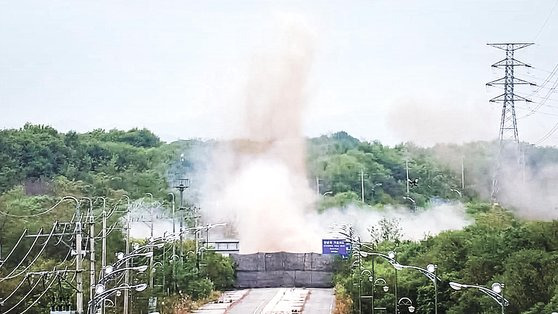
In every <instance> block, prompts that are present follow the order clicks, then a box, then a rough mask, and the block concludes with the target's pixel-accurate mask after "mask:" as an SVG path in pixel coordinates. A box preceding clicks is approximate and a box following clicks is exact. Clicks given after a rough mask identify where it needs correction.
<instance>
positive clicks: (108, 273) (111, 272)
mask: <svg viewBox="0 0 558 314" xmlns="http://www.w3.org/2000/svg"><path fill="white" fill-rule="evenodd" d="M147 268H148V266H147V265H141V266H134V267H124V268H119V269H116V270H115V269H114V266H111V265H109V266H107V267H106V268H105V270H104V271H103V273H102V274H103V275H102V276H101V279H100V280H99V284H104V283H105V282H106V281H108V280H110V279H111V277H114V276H115V275H116V274H118V273H120V272H123V271H129V270H134V271H137V272H139V273H143V272H145V271H146V270H147Z"/></svg>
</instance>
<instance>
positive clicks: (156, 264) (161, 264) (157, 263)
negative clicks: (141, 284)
mask: <svg viewBox="0 0 558 314" xmlns="http://www.w3.org/2000/svg"><path fill="white" fill-rule="evenodd" d="M164 261H165V260H164V259H163V262H155V263H154V264H153V269H151V272H152V273H153V274H152V275H151V277H153V276H154V275H155V269H156V267H157V266H161V268H163V287H162V289H163V293H165V264H164Z"/></svg>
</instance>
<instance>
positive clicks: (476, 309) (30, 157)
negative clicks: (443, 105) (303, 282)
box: [0, 125, 558, 314]
mask: <svg viewBox="0 0 558 314" xmlns="http://www.w3.org/2000/svg"><path fill="white" fill-rule="evenodd" d="M213 144H214V142H204V141H196V140H191V141H180V142H176V143H171V144H165V143H162V142H161V141H160V140H159V139H158V138H157V136H155V135H154V134H153V133H151V132H150V131H148V130H145V129H144V130H138V129H134V130H130V131H118V130H111V131H103V130H95V131H92V132H88V133H84V134H77V133H75V132H68V133H61V132H58V131H56V130H54V129H53V128H51V127H48V126H37V125H25V126H24V127H23V128H21V129H19V130H2V131H0V212H1V213H3V214H2V215H0V245H1V246H2V247H1V249H0V254H1V256H0V261H1V260H2V259H3V258H5V257H6V256H5V255H6V254H7V253H8V252H9V251H10V250H11V249H12V247H13V246H14V245H15V243H16V242H17V240H18V239H19V236H20V235H21V233H22V232H23V230H24V229H28V230H29V233H30V234H34V233H37V232H38V231H39V230H41V228H42V229H43V230H44V231H43V232H45V233H48V232H50V231H51V230H52V228H53V222H54V221H59V222H68V221H71V219H72V217H73V215H74V213H75V206H74V204H73V203H72V202H70V201H68V202H63V203H61V204H60V205H59V206H57V207H56V208H55V209H54V210H52V211H49V212H48V213H46V214H40V213H42V212H43V211H44V210H45V209H48V208H50V207H51V206H53V205H54V204H56V202H57V201H59V200H60V198H61V197H63V196H65V195H73V196H76V197H78V198H80V197H86V196H103V197H106V198H107V200H108V202H107V204H106V207H107V208H109V209H112V208H116V209H119V210H123V209H124V208H125V207H124V206H123V204H124V203H125V202H124V201H123V199H122V197H123V196H124V195H128V196H130V197H131V198H132V199H141V198H145V197H146V193H152V194H153V198H154V199H155V200H159V202H161V203H164V205H162V206H163V207H169V203H168V201H169V199H168V198H167V193H168V192H170V191H171V189H170V186H169V183H168V182H171V183H172V184H174V180H175V179H177V177H176V174H177V173H185V172H187V173H188V172H193V171H194V166H195V165H198V164H200V162H201V163H203V159H204V157H203V154H201V155H200V154H198V153H199V152H203V151H207V149H208V148H209V147H211V145H213ZM494 151H495V150H494V145H493V144H492V143H486V142H479V143H470V144H467V145H438V146H435V147H432V148H420V147H416V146H413V145H412V144H408V143H407V144H401V145H397V146H395V147H388V146H385V145H382V144H381V143H379V142H365V141H360V140H358V139H355V138H353V137H351V136H350V135H348V134H346V133H345V132H339V133H335V134H332V135H329V136H322V137H318V138H313V139H310V140H309V141H308V169H309V178H308V179H309V180H308V181H309V182H311V183H312V187H313V188H317V189H319V192H320V194H322V195H324V194H325V195H324V197H322V201H321V202H320V204H319V210H322V211H324V210H327V208H330V207H343V206H346V205H349V204H356V205H357V206H358V207H361V208H362V210H363V211H366V210H380V209H381V208H382V207H383V206H384V205H388V204H392V205H402V206H404V207H407V208H409V210H411V208H413V204H412V203H410V202H409V199H408V198H405V197H406V196H407V193H406V188H407V167H406V164H407V165H408V172H409V178H410V179H411V180H412V181H413V183H412V184H411V185H410V190H409V194H408V197H409V198H411V199H412V200H413V201H415V202H416V208H417V210H419V211H420V210H422V209H421V208H422V207H425V206H426V207H427V206H429V205H430V204H435V203H438V202H445V201H446V200H457V199H459V200H461V201H463V202H465V203H467V209H468V212H469V215H470V216H471V217H473V218H474V220H475V223H473V224H472V225H470V226H469V227H467V228H465V229H464V230H458V231H448V232H444V233H442V234H439V235H437V236H428V237H426V238H425V239H423V240H422V241H419V242H413V241H407V240H402V239H401V238H400V232H398V229H397V228H398V227H397V221H391V222H386V221H384V222H383V223H382V224H381V225H380V226H371V227H373V228H372V230H373V232H372V233H373V234H372V238H373V241H372V243H371V244H372V245H373V246H374V247H375V250H377V251H378V252H387V251H391V250H394V251H396V252H397V260H398V261H399V262H400V263H401V264H408V265H417V266H421V267H424V266H426V264H429V263H435V264H437V265H438V274H439V276H440V277H441V278H442V280H443V282H442V283H440V287H439V288H440V289H439V290H440V293H439V305H440V313H444V312H445V313H491V312H496V311H497V307H496V303H495V302H494V301H493V300H491V299H489V298H488V297H487V296H485V295H482V294H481V293H479V292H478V291H475V290H473V289H469V290H462V291H452V290H451V289H450V288H449V286H448V282H449V281H457V282H462V283H471V284H480V285H485V286H490V284H491V283H492V282H495V281H499V282H503V283H504V284H505V295H506V298H508V299H509V300H510V303H511V304H510V306H509V308H508V311H507V312H508V313H532V314H534V313H550V312H551V311H556V310H557V309H558V296H557V295H558V272H557V271H556V265H557V262H558V253H557V246H558V240H557V239H558V237H557V235H558V222H556V221H547V222H544V221H527V220H522V219H520V218H517V217H515V216H514V215H513V214H512V212H510V211H508V210H506V209H504V208H502V207H500V206H493V205H491V204H486V203H484V202H483V200H482V199H483V198H484V199H485V200H486V198H485V197H486V196H487V195H486V193H483V188H482V187H484V186H487V185H489V184H490V179H491V178H490V176H489V175H487V174H488V173H489V168H490V167H491V166H490V165H491V163H492V158H493V157H494V155H495V154H494ZM194 152H196V153H194ZM527 152H528V153H527V156H526V163H527V164H530V165H532V168H533V169H539V170H540V169H544V167H545V166H549V165H554V164H555V163H556V162H557V161H558V152H557V151H556V150H555V149H553V148H539V147H532V146H531V147H528V150H527ZM464 157H465V158H464ZM462 159H463V165H464V168H465V177H466V181H465V188H462V186H461V184H462V182H461V176H460V171H461V164H462ZM541 171H542V170H541ZM361 176H362V181H364V186H365V191H364V192H365V193H364V203H362V195H361V186H362V183H363V182H361ZM316 178H317V179H318V180H317V181H318V186H317V187H316V186H315V182H316ZM549 182H551V181H549ZM144 201H146V200H144ZM92 202H93V203H92V205H93V206H92V211H93V213H94V214H95V215H96V216H99V215H100V213H101V211H102V207H103V202H102V200H101V199H92ZM81 209H82V211H83V212H87V211H88V209H89V203H88V201H86V200H83V201H82V202H81ZM121 218H122V213H117V214H115V215H113V216H112V217H111V218H110V219H109V225H112V224H116V226H119V227H122V219H121ZM417 223H420V222H417ZM61 228H62V226H58V228H57V229H56V231H60V230H62V229H61ZM97 230H99V226H98V225H97ZM63 240H64V241H66V242H68V243H72V241H73V239H63ZM123 241H124V239H123V235H122V233H121V232H117V231H115V232H112V233H110V235H109V238H108V255H107V256H108V262H109V263H113V262H114V261H115V255H114V254H115V253H116V252H117V251H122V250H123V247H124V244H123ZM32 242H33V239H32V238H25V239H24V240H22V243H21V244H20V246H18V247H17V250H16V251H15V252H14V254H13V255H12V256H11V257H10V258H9V259H7V260H6V261H5V263H3V262H0V263H2V266H1V267H0V278H5V277H7V276H8V275H9V273H11V272H12V270H13V269H16V268H17V269H19V270H24V269H25V267H26V266H27V264H29V263H30V261H31V260H32V258H33V256H35V255H36V253H37V252H38V248H40V247H41V245H37V246H36V247H35V249H34V250H33V252H34V253H33V254H30V256H28V257H25V253H26V252H27V250H28V249H29V248H30V247H31V244H32ZM62 242H63V241H62ZM38 243H39V244H41V243H42V240H41V241H38ZM55 243H57V244H58V245H54V244H55ZM51 244H52V245H51ZM97 245H99V244H97ZM184 245H185V248H184V250H185V251H186V252H188V251H191V250H192V249H193V248H192V243H191V242H187V243H185V244H184ZM169 250H170V246H169V245H168V244H167V245H166V246H165V249H164V250H163V249H158V250H156V262H159V263H161V264H162V265H164V266H163V267H162V268H163V269H162V270H161V271H162V272H163V273H164V274H165V276H162V275H161V273H160V272H158V273H157V276H155V278H156V279H155V287H156V289H155V291H154V293H155V294H156V295H158V296H159V297H160V299H159V304H160V306H164V307H165V308H167V309H168V308H169V306H170V307H173V306H174V305H177V304H178V305H180V306H181V307H183V308H187V307H188V306H187V305H185V304H184V302H185V301H184V300H191V299H203V298H206V297H208V296H209V295H210V293H211V291H212V290H214V289H226V288H228V287H230V285H231V282H232V280H233V276H234V274H233V270H232V265H231V263H230V261H229V260H228V259H226V258H222V257H221V256H219V255H216V254H213V253H207V254H204V260H203V262H202V263H201V264H202V268H201V271H200V272H198V271H197V269H196V262H195V259H191V258H190V259H189V258H186V259H185V261H184V264H182V265H181V267H180V268H179V269H174V271H173V267H172V266H173V264H172V263H171V262H170V259H169V258H168V256H169V255H168V254H169ZM68 251H69V250H68V249H67V247H64V246H63V244H61V241H59V238H58V237H54V238H53V240H51V242H50V243H49V244H48V245H46V246H45V251H44V253H43V254H41V255H40V257H39V258H38V259H37V261H35V262H34V263H33V264H32V265H31V268H30V269H29V270H33V271H39V270H51V269H52V268H53V267H54V266H57V267H59V268H58V269H62V268H63V267H65V266H68V269H72V268H75V265H72V261H73V258H67V257H68V255H67V253H68ZM163 251H164V252H166V253H165V254H166V255H165V257H164V258H163ZM65 259H67V260H66V261H65V262H64V263H62V264H61V263H60V261H63V260H65ZM20 261H23V263H22V264H21V265H20V263H19V262H20ZM137 262H138V263H142V262H145V261H143V260H141V259H137ZM87 263H88V262H87V260H86V261H85V264H86V265H87ZM350 263H351V262H350V261H340V272H339V273H338V274H337V275H336V282H337V283H338V289H339V293H340V294H339V296H342V295H343V291H345V293H346V295H347V296H350V297H353V298H354V300H356V299H355V298H356V290H355V286H354V284H353V283H354V282H353V280H354V278H353V277H352V275H351V269H350V267H349V266H350ZM365 267H366V268H370V267H371V261H370V260H366V261H365ZM375 268H376V276H377V277H380V276H381V277H383V278H385V279H386V281H387V282H388V285H389V286H390V287H391V288H390V291H389V292H388V293H384V292H383V291H382V290H381V289H378V287H377V289H376V298H377V303H376V304H377V306H382V307H387V308H388V309H392V308H393V303H394V299H393V298H394V296H393V294H392V292H393V288H392V287H393V283H394V272H393V268H392V267H391V265H389V264H387V263H386V262H382V261H381V260H377V261H376V265H375ZM98 271H99V269H98ZM157 271H159V270H157ZM16 273H17V272H16ZM146 276H147V274H145V273H144V274H138V275H137V276H135V277H134V278H135V280H137V282H146V281H147V277H146ZM163 278H165V289H163V282H162V281H163ZM30 279H31V280H27V279H25V278H24V277H23V276H16V277H14V278H13V279H9V280H2V279H0V280H2V281H1V282H0V297H3V298H6V297H7V296H9V299H8V300H6V302H5V305H4V307H3V308H2V310H4V311H5V310H6V309H7V308H9V307H10V306H13V305H14V304H15V302H16V301H18V300H20V299H22V298H23V296H24V295H25V294H26V293H27V291H29V290H30V289H29V287H30V284H31V285H32V284H34V283H35V282H34V281H33V280H32V278H30ZM46 279H48V278H46ZM70 279H71V277H70ZM22 281H23V284H22V287H21V288H20V289H18V290H14V289H15V288H16V286H17V285H18V284H19V283H20V282H22ZM86 282H87V279H86ZM46 283H47V284H48V280H46ZM39 284H40V285H42V284H43V283H39ZM86 286H87V285H86ZM398 286H399V289H398V290H399V297H402V296H406V297H409V298H410V299H411V300H413V302H414V303H415V304H416V306H417V312H418V313H429V312H431V311H432V306H433V288H432V284H431V283H430V282H429V281H428V280H427V279H426V278H425V277H424V276H422V275H421V274H420V273H416V272H412V271H406V270H403V271H399V272H398ZM55 287H56V289H54V288H53V289H51V290H50V292H49V293H48V294H47V295H46V296H45V297H44V298H42V299H41V301H40V302H39V303H38V304H37V305H35V306H34V307H32V310H31V311H29V312H28V313H42V312H44V309H45V308H47V307H48V306H49V305H51V304H53V303H57V302H59V301H60V300H59V299H57V298H59V297H60V296H62V295H67V294H68V293H70V294H71V293H72V291H73V290H72V288H71V286H70V285H69V284H66V283H64V282H63V281H62V282H61V283H60V284H56V285H55ZM88 289H89V287H86V292H85V294H86V296H87V295H88ZM363 289H364V290H363V291H365V292H366V293H367V294H369V293H370V291H371V286H370V283H369V282H366V281H365V282H364V288H363ZM39 290H40V289H39ZM12 291H15V293H14V294H13V295H11V292H12ZM169 293H170V296H168V297H166V295H168V294H169ZM39 294H40V291H35V292H32V294H30V295H29V296H28V297H27V298H26V300H25V301H24V302H23V304H21V305H20V306H18V307H17V309H16V310H15V311H14V313H15V312H18V311H22V310H23V309H25V308H26V307H27V306H28V305H31V302H32V300H34V299H35V298H36V297H37V296H38V295H39ZM148 295H149V293H133V294H132V296H133V302H132V304H133V306H134V307H137V309H139V308H145V307H146V304H147V296H148ZM161 298H162V299H161ZM86 299H87V298H86ZM72 300H73V299H71V300H70V301H72ZM116 301H117V302H116V303H117V307H116V308H112V309H111V311H113V312H115V313H119V311H120V312H121V308H120V307H121V304H122V298H121V297H119V298H117V300H116ZM163 302H164V303H165V304H164V305H163ZM347 304H348V303H346V304H345V305H347ZM363 309H364V311H365V312H370V303H369V302H366V301H365V302H363ZM353 310H354V307H353ZM390 311H391V310H390ZM340 313H342V312H340Z"/></svg>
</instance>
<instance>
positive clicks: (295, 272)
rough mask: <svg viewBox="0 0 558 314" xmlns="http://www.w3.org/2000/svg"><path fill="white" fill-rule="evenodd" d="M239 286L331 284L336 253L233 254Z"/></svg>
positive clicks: (327, 286)
mask: <svg viewBox="0 0 558 314" xmlns="http://www.w3.org/2000/svg"><path fill="white" fill-rule="evenodd" d="M230 256H231V257H232V259H233V260H234V262H235V264H236V282H235V287H237V288H271V287H308V288H329V287H332V286H333V284H332V278H333V255H321V254H317V253H286V252H277V253H255V254H231V255H230Z"/></svg>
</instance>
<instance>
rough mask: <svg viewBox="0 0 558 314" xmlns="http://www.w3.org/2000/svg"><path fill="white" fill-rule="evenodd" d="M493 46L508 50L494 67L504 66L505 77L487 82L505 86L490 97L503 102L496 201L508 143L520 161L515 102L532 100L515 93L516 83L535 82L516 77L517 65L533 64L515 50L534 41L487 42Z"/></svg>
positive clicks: (495, 191) (493, 183)
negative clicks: (515, 53) (498, 93)
mask: <svg viewBox="0 0 558 314" xmlns="http://www.w3.org/2000/svg"><path fill="white" fill-rule="evenodd" d="M487 45H489V46H491V47H494V48H497V49H500V50H503V51H505V52H506V57H505V58H504V59H503V60H501V61H498V62H496V63H494V64H493V65H492V67H493V68H504V73H505V74H504V77H502V78H499V79H497V80H494V81H492V82H488V83H486V85H487V86H498V85H502V86H503V88H504V93H503V94H501V95H499V96H496V97H494V98H492V99H490V102H501V103H502V115H501V118H500V131H499V137H498V140H499V148H498V160H497V162H496V170H495V172H494V176H493V179H492V200H493V201H496V197H497V194H498V191H499V182H498V181H499V180H498V177H499V176H500V175H501V174H500V171H501V163H502V158H503V153H504V149H505V148H506V147H505V146H507V144H511V146H512V147H508V148H511V150H510V151H512V152H513V153H514V154H516V159H517V160H518V161H520V155H519V132H518V131H517V119H516V115H515V102H516V101H525V102H531V100H529V99H527V98H524V97H521V96H519V95H517V94H515V92H514V90H515V85H531V86H535V84H533V83H531V82H527V81H525V80H522V79H519V78H517V77H515V73H514V72H515V67H517V66H524V67H528V68H530V67H531V66H530V65H528V64H526V63H523V62H521V61H518V60H516V59H515V58H514V52H515V51H516V50H519V49H523V48H525V47H529V46H531V45H533V43H489V44H487Z"/></svg>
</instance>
